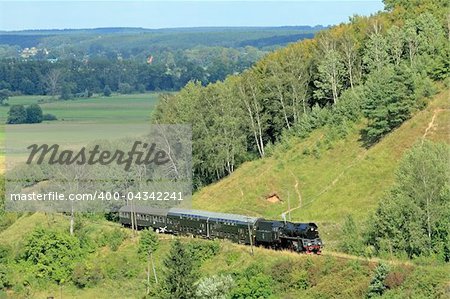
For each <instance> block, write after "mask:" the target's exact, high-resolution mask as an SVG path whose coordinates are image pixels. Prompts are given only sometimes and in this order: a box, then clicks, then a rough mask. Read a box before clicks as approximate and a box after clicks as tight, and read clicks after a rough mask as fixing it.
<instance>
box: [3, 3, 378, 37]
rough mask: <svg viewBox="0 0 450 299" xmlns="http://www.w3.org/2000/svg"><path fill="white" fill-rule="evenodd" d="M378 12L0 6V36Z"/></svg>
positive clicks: (316, 6)
mask: <svg viewBox="0 0 450 299" xmlns="http://www.w3.org/2000/svg"><path fill="white" fill-rule="evenodd" d="M382 9H383V4H382V1H381V0H378V1H373V0H372V1H370V0H359V1H338V0H334V1H333V0H331V1H324V0H308V1H305V0H298V1H292V0H291V1H256V0H250V1H235V0H232V1H217V0H203V1H173V0H172V1H171V0H169V1H151V0H148V1H45V2H43V1H4V0H0V30H23V29H67V28H99V27H143V28H175V27H204V26H295V25H319V24H320V25H333V24H338V23H340V22H346V21H348V18H349V17H350V16H352V15H354V14H359V15H370V14H372V13H375V12H377V11H379V10H382Z"/></svg>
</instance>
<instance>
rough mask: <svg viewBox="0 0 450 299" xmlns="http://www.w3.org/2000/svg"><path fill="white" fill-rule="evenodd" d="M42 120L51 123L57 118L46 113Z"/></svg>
mask: <svg viewBox="0 0 450 299" xmlns="http://www.w3.org/2000/svg"><path fill="white" fill-rule="evenodd" d="M42 120H46V121H53V120H58V118H57V117H56V116H55V115H53V114H50V113H46V114H44V115H42Z"/></svg>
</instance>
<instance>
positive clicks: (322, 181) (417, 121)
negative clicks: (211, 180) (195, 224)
mask: <svg viewBox="0 0 450 299" xmlns="http://www.w3.org/2000/svg"><path fill="white" fill-rule="evenodd" d="M448 96H449V94H448V92H441V93H439V94H437V95H436V96H435V97H433V98H432V100H431V101H430V103H429V105H428V106H427V108H425V109H424V110H422V111H419V112H418V113H416V114H415V115H414V116H413V117H412V118H411V119H410V120H408V121H406V122H405V123H404V124H403V125H402V126H401V127H399V128H398V129H396V130H395V131H394V132H392V133H391V134H389V135H388V136H387V137H385V138H384V139H383V140H381V141H380V142H379V143H378V144H376V145H374V146H372V147H371V148H369V149H365V148H364V147H363V146H362V143H361V141H360V140H359V137H360V135H359V130H360V129H361V128H362V127H363V124H360V125H358V126H356V127H354V128H352V129H351V132H350V134H349V135H348V136H347V137H346V138H345V139H344V140H339V141H337V142H334V143H332V144H331V145H327V144H326V142H325V141H324V131H323V130H319V131H317V132H315V133H314V134H312V135H311V136H310V137H308V138H307V139H305V140H298V139H297V140H290V141H289V142H288V143H286V144H281V145H279V146H277V148H276V149H275V150H274V153H273V155H272V156H271V157H268V158H264V159H260V160H257V161H252V162H248V163H245V164H244V165H242V166H241V167H240V168H239V169H238V170H237V171H235V172H234V173H233V174H232V175H230V176H228V177H226V178H224V179H223V180H221V181H219V182H217V183H215V184H213V185H210V186H208V187H206V188H204V189H202V190H200V191H199V192H198V193H196V194H195V195H194V201H193V202H194V207H195V208H197V209H204V210H212V211H223V212H233V213H240V214H248V215H255V216H261V217H268V218H272V219H281V214H282V213H283V212H286V211H287V210H288V209H289V206H290V207H291V213H290V214H291V218H292V220H293V221H314V222H319V223H321V224H322V225H325V228H326V227H327V224H328V223H338V222H341V221H342V220H343V219H344V217H343V216H345V214H352V215H353V216H354V217H355V219H358V220H362V219H364V218H365V217H366V216H367V215H368V214H369V213H370V212H371V211H372V210H373V209H374V207H375V206H376V204H377V201H378V199H379V198H380V196H381V195H382V194H383V192H384V191H385V190H387V189H388V188H389V187H390V186H391V185H392V183H393V180H394V174H395V170H396V168H397V165H398V162H399V160H400V158H401V157H402V155H403V154H404V153H405V151H407V150H408V149H409V148H410V147H411V146H413V145H414V144H415V143H416V142H419V141H420V140H421V139H422V138H426V139H430V140H433V141H441V142H447V143H450V136H449V134H448V132H449V129H450V101H449V97H448ZM273 194H276V195H278V197H279V198H280V201H279V202H275V203H273V202H270V201H268V200H267V199H266V198H267V197H268V196H270V195H273ZM289 202H290V203H289ZM287 215H288V213H287ZM326 230H328V229H326ZM325 233H326V234H327V233H329V231H325Z"/></svg>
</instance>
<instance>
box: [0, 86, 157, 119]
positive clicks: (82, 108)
mask: <svg viewBox="0 0 450 299" xmlns="http://www.w3.org/2000/svg"><path fill="white" fill-rule="evenodd" d="M40 100H44V101H48V100H50V98H49V97H46V96H17V97H11V98H10V99H9V104H10V105H20V104H21V105H30V104H39V105H40V106H41V108H42V110H43V112H44V113H51V114H53V115H55V116H56V117H57V118H58V121H65V122H68V121H70V122H79V123H86V122H88V123H130V122H131V123H141V122H148V121H149V120H150V115H151V111H152V110H153V108H154V106H155V105H156V103H157V101H158V94H157V93H145V94H130V95H121V94H114V95H112V96H111V97H104V96H94V97H91V98H88V99H76V100H68V101H59V100H57V101H53V102H48V103H45V102H43V103H40V102H39V101H40ZM8 110H9V107H5V106H2V107H0V122H1V123H5V121H6V118H7V113H8Z"/></svg>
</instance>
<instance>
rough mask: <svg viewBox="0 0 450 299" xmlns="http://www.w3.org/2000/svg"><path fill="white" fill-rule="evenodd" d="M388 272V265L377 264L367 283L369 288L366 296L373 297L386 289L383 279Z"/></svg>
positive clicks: (381, 293)
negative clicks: (370, 279)
mask: <svg viewBox="0 0 450 299" xmlns="http://www.w3.org/2000/svg"><path fill="white" fill-rule="evenodd" d="M388 273H389V267H388V266H387V265H385V264H379V265H378V266H377V268H376V269H375V274H374V276H373V278H372V281H371V282H370V285H369V290H368V292H367V297H368V298H373V297H376V296H380V295H383V293H384V291H385V290H386V285H385V279H386V276H387V275H388Z"/></svg>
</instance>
